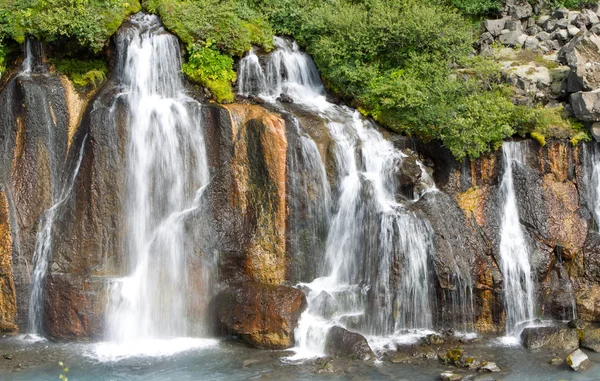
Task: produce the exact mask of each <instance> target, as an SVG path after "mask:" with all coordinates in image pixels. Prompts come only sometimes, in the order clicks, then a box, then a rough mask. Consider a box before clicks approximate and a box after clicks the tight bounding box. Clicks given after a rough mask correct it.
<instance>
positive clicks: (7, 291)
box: [0, 192, 19, 333]
mask: <svg viewBox="0 0 600 381" xmlns="http://www.w3.org/2000/svg"><path fill="white" fill-rule="evenodd" d="M16 320H17V294H16V290H15V283H14V280H13V270H12V239H11V233H10V221H9V215H8V203H7V200H6V196H5V194H4V193H1V192H0V332H11V333H13V332H18V331H19V328H18V327H17V325H16Z"/></svg>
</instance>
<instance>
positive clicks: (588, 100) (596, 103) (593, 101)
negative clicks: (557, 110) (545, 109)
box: [571, 91, 600, 122]
mask: <svg viewBox="0 0 600 381" xmlns="http://www.w3.org/2000/svg"><path fill="white" fill-rule="evenodd" d="M571 107H572V108H573V114H574V115H575V117H576V118H577V119H579V120H581V121H583V122H600V91H590V92H581V91H580V92H578V93H575V94H571Z"/></svg>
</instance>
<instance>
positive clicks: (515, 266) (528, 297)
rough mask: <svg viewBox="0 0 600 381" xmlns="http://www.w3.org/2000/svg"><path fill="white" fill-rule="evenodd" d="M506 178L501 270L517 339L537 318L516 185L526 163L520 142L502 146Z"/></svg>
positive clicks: (510, 328)
mask: <svg viewBox="0 0 600 381" xmlns="http://www.w3.org/2000/svg"><path fill="white" fill-rule="evenodd" d="M502 152H503V160H504V175H503V176H502V183H501V185H500V194H501V197H502V202H503V208H502V224H501V227H500V269H501V271H502V275H503V277H504V301H505V308H506V335H507V336H517V335H519V334H520V332H521V330H522V329H523V328H524V324H525V323H527V322H529V321H531V320H533V318H534V303H533V280H532V277H531V265H530V263H529V256H530V253H529V249H528V247H527V242H526V240H525V235H524V232H523V228H522V226H521V222H520V221H519V210H518V205H517V198H516V195H515V186H514V168H515V167H518V166H521V165H524V164H525V152H524V150H523V147H522V145H520V144H519V143H518V142H507V143H504V145H503V146H502Z"/></svg>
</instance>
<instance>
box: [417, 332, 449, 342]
mask: <svg viewBox="0 0 600 381" xmlns="http://www.w3.org/2000/svg"><path fill="white" fill-rule="evenodd" d="M421 342H423V344H427V345H442V344H444V343H445V342H446V340H444V338H443V337H442V336H440V335H437V334H435V333H432V334H429V335H427V336H425V337H424V338H423V339H421Z"/></svg>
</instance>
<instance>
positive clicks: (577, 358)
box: [567, 349, 591, 372]
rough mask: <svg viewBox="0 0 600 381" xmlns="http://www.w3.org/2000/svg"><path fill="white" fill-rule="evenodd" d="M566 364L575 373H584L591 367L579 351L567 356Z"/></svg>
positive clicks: (584, 355) (583, 354)
mask: <svg viewBox="0 0 600 381" xmlns="http://www.w3.org/2000/svg"><path fill="white" fill-rule="evenodd" d="M567 364H569V366H570V367H571V368H573V370H575V371H577V372H581V371H584V370H586V369H587V368H589V367H590V365H591V363H590V360H589V358H588V357H587V355H586V354H585V353H583V351H582V350H581V349H577V350H575V351H574V352H573V353H571V354H570V355H568V356H567Z"/></svg>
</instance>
